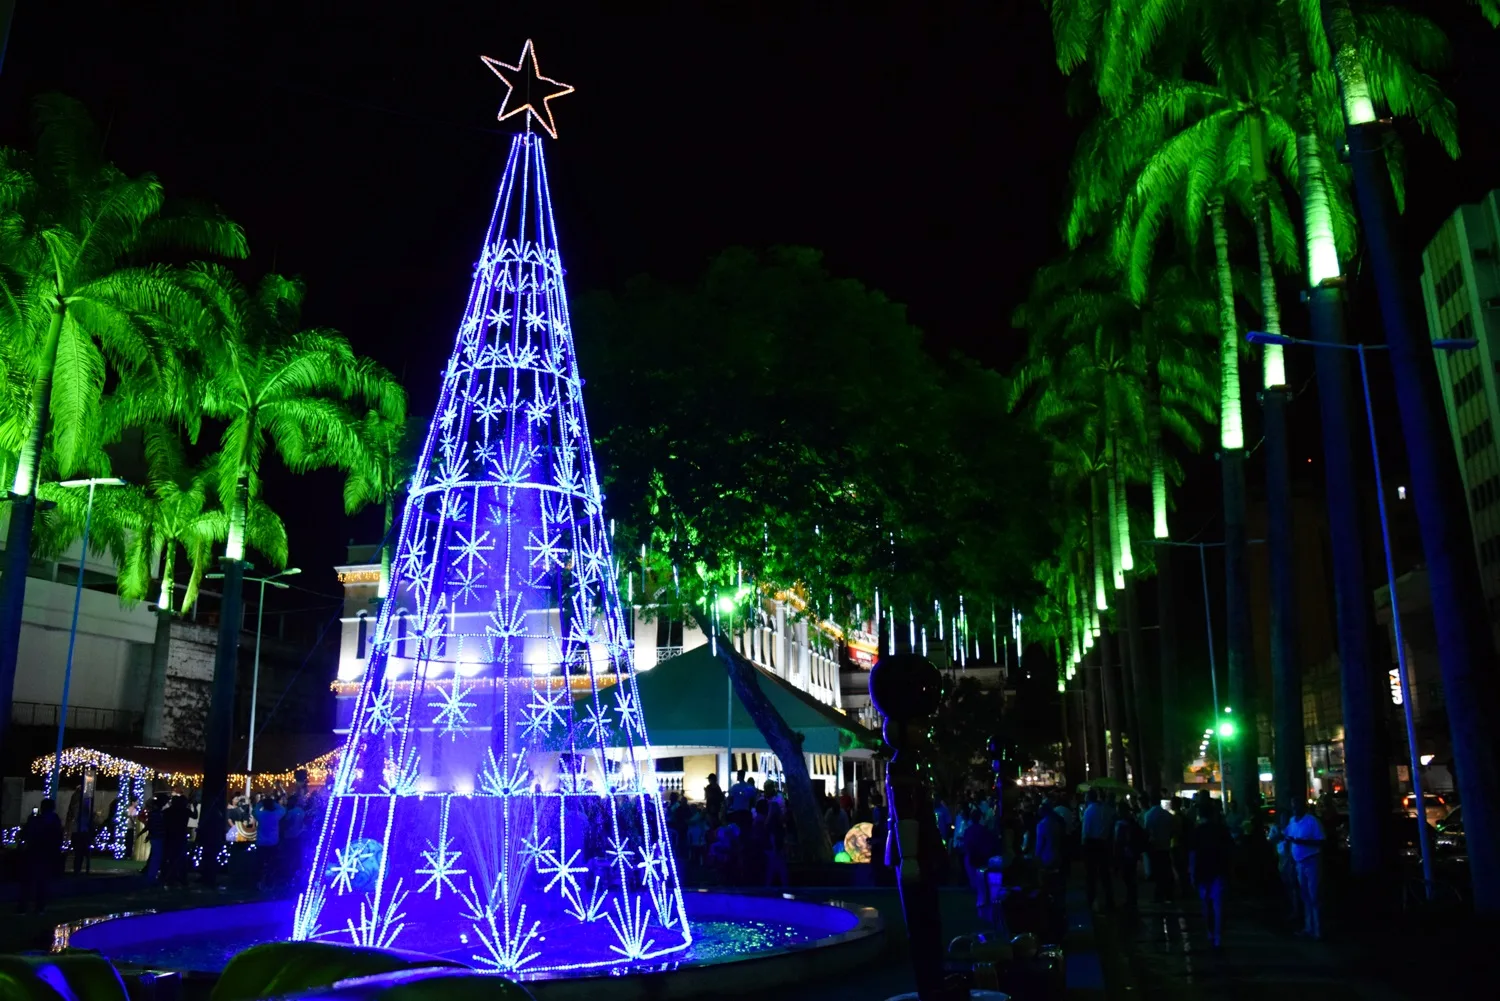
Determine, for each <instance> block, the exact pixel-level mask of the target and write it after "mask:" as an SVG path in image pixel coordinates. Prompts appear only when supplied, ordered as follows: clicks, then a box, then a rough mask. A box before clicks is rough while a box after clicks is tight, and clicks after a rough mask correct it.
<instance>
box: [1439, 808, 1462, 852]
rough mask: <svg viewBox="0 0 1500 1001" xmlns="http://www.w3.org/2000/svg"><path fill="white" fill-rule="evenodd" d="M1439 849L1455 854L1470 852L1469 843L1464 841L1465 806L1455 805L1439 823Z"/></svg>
mask: <svg viewBox="0 0 1500 1001" xmlns="http://www.w3.org/2000/svg"><path fill="white" fill-rule="evenodd" d="M1437 846H1438V850H1439V851H1442V852H1445V853H1448V854H1453V855H1466V854H1468V843H1467V842H1466V841H1464V808H1463V807H1462V806H1455V807H1454V808H1453V809H1451V810H1449V811H1448V816H1446V817H1444V818H1443V819H1442V820H1441V821H1439V822H1438V824H1437Z"/></svg>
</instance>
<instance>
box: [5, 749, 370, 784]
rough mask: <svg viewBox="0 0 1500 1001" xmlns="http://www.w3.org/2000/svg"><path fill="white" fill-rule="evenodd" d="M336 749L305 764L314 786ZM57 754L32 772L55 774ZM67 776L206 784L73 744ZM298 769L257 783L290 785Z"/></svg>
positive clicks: (263, 776)
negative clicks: (88, 775)
mask: <svg viewBox="0 0 1500 1001" xmlns="http://www.w3.org/2000/svg"><path fill="white" fill-rule="evenodd" d="M340 750H341V748H335V749H333V750H332V751H329V752H328V753H327V754H321V755H319V756H318V757H316V758H313V759H312V760H311V761H308V762H307V763H305V764H303V765H302V766H301V769H302V770H305V771H306V772H307V781H308V782H309V783H310V784H312V785H322V784H324V783H325V782H327V781H328V773H329V772H330V771H332V770H333V768H334V766H335V765H336V764H337V763H338V756H339V751H340ZM52 758H53V755H51V754H45V755H43V756H42V757H40V758H37V759H36V760H34V761H32V763H31V771H32V773H33V774H35V775H50V774H52ZM60 770H61V772H62V773H63V774H66V775H80V774H82V773H83V772H86V771H92V772H94V774H96V775H102V776H104V777H106V778H129V779H139V780H142V781H155V782H162V783H167V784H170V785H188V786H197V785H202V784H203V773H202V772H201V771H200V772H187V771H182V772H178V771H170V770H167V769H164V768H152V767H151V766H149V765H146V764H143V763H141V762H139V761H132V760H130V759H129V758H124V757H120V756H118V755H114V754H110V753H108V752H107V751H101V750H98V749H96V748H92V747H69V748H65V749H64V750H63V753H62V768H61V769H60ZM297 771H298V769H292V770H290V771H285V772H257V773H256V774H255V776H254V785H255V787H256V788H257V789H272V788H275V787H277V786H287V785H290V784H291V783H292V782H293V781H295V779H296V775H297ZM229 784H230V785H231V786H243V785H244V784H245V776H244V775H243V774H236V775H230V776H229Z"/></svg>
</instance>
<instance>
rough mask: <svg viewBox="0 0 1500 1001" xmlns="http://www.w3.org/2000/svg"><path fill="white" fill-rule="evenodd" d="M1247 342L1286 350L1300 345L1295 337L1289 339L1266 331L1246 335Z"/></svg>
mask: <svg viewBox="0 0 1500 1001" xmlns="http://www.w3.org/2000/svg"><path fill="white" fill-rule="evenodd" d="M1245 340H1247V341H1249V342H1250V343H1251V344H1276V345H1280V346H1281V347H1284V348H1285V347H1291V346H1292V345H1294V344H1298V343H1300V342H1299V341H1298V340H1297V338H1295V337H1287V336H1286V335H1285V334H1268V333H1266V332H1265V331H1264V330H1252V331H1250V332H1249V333H1248V334H1246V335H1245Z"/></svg>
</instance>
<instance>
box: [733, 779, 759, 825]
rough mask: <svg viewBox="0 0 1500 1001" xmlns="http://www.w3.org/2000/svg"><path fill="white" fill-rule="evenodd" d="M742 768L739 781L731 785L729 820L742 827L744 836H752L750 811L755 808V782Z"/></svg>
mask: <svg viewBox="0 0 1500 1001" xmlns="http://www.w3.org/2000/svg"><path fill="white" fill-rule="evenodd" d="M745 775H746V773H745V770H744V769H743V768H741V769H740V774H739V781H737V782H736V783H735V784H734V785H732V786H730V787H729V800H728V807H729V822H730V823H732V824H734V826H736V827H738V828H739V829H740V834H741V835H742V836H743V837H747V838H748V837H749V836H750V820H751V817H750V811H751V810H753V809H754V808H755V792H756V790H755V783H754V782H750V781H748V780H747V779H746V777H745Z"/></svg>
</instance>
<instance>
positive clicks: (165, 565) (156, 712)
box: [141, 539, 177, 746]
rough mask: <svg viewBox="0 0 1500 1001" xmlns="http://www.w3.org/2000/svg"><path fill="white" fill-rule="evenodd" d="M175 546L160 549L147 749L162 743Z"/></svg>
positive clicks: (144, 737) (169, 543) (143, 736)
mask: <svg viewBox="0 0 1500 1001" xmlns="http://www.w3.org/2000/svg"><path fill="white" fill-rule="evenodd" d="M176 550H177V543H176V542H174V541H173V540H171V539H168V540H167V544H166V546H165V547H164V548H163V550H162V563H161V594H160V596H159V597H158V598H157V600H156V637H155V639H154V640H153V641H152V643H151V677H150V678H149V679H147V682H146V712H145V723H144V725H143V727H142V733H141V739H142V740H143V741H144V742H145V743H146V744H147V745H150V746H159V745H161V744H162V742H163V735H164V732H165V730H166V719H165V717H166V712H165V708H166V696H167V661H168V658H169V656H170V654H171V649H172V604H173V602H172V599H173V597H174V592H175V591H176V586H175V584H174V581H173V574H172V570H173V558H174V557H175V556H176Z"/></svg>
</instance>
